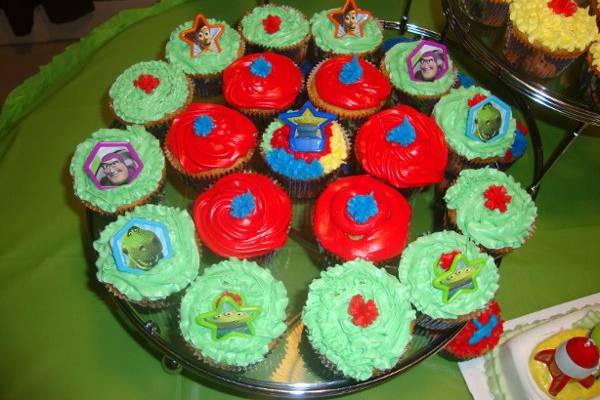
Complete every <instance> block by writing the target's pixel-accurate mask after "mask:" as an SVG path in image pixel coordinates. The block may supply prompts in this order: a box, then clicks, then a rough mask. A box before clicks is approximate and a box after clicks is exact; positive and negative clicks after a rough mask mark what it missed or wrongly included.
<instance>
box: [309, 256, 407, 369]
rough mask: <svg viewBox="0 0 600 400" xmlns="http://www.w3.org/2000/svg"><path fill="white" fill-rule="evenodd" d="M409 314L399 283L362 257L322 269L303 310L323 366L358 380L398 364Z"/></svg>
mask: <svg viewBox="0 0 600 400" xmlns="http://www.w3.org/2000/svg"><path fill="white" fill-rule="evenodd" d="M414 319H415V311H414V310H413V309H412V308H411V306H410V303H409V301H408V298H407V294H406V290H405V288H404V287H403V286H402V285H400V282H398V280H397V279H396V278H395V277H393V276H391V275H389V274H388V273H387V272H386V271H385V270H383V269H379V268H376V267H374V266H373V264H371V263H369V262H368V261H364V260H354V261H348V262H346V263H344V264H342V265H336V266H334V267H331V268H328V269H327V270H325V271H323V272H321V275H320V277H319V278H318V279H315V280H314V281H312V283H311V284H310V286H309V288H308V299H307V300H306V304H305V305H304V309H303V311H302V321H303V322H304V326H305V327H306V330H307V335H308V340H309V341H310V344H311V345H312V347H313V349H314V350H315V351H316V352H317V353H318V354H319V355H320V358H321V360H322V361H323V362H324V364H325V366H326V367H329V368H330V369H333V370H336V371H338V372H339V373H340V374H341V375H343V376H345V377H348V378H353V379H355V380H357V381H364V380H367V379H369V378H371V377H372V376H376V375H379V374H381V373H383V372H384V371H386V370H389V369H390V368H393V367H394V365H396V364H397V363H398V360H399V359H400V356H402V354H403V353H404V352H405V351H406V349H407V347H408V346H409V343H410V341H411V338H412V330H413V322H414Z"/></svg>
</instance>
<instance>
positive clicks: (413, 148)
mask: <svg viewBox="0 0 600 400" xmlns="http://www.w3.org/2000/svg"><path fill="white" fill-rule="evenodd" d="M354 152H355V153H356V158H357V159H358V162H359V163H360V165H361V166H362V167H363V168H364V170H365V171H366V172H367V173H369V174H371V175H373V176H375V177H377V178H379V179H382V180H384V181H386V182H388V183H389V184H390V185H392V186H395V187H397V188H399V189H410V188H422V187H425V186H429V185H431V184H434V183H439V182H441V181H442V180H443V179H444V171H445V169H446V162H447V160H448V149H447V147H446V141H445V140H444V133H443V132H442V130H441V129H440V128H439V126H438V125H437V124H436V122H435V120H434V119H433V118H431V117H429V116H427V115H425V114H421V113H420V112H418V111H417V110H415V109H413V108H411V107H409V106H396V107H392V108H388V109H386V110H384V111H381V112H379V113H377V114H375V115H373V116H372V117H371V118H369V119H368V120H367V122H366V123H364V124H363V125H362V126H361V128H360V130H359V131H358V135H357V136H356V140H355V143H354Z"/></svg>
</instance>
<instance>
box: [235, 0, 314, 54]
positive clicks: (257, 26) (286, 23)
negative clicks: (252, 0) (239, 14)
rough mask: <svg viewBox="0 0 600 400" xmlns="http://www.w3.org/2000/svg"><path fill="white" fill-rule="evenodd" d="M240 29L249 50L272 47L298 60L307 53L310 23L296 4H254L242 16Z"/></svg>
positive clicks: (269, 49) (271, 48) (263, 49)
mask: <svg viewBox="0 0 600 400" xmlns="http://www.w3.org/2000/svg"><path fill="white" fill-rule="evenodd" d="M239 30H240V32H241V34H242V37H243V38H244V40H245V41H246V42H247V43H248V45H249V47H250V49H249V50H251V51H252V52H254V50H255V51H259V52H260V51H272V52H275V53H279V54H281V55H284V56H286V57H289V58H291V59H292V60H294V62H296V63H297V64H300V63H302V61H304V58H305V57H306V49H307V48H308V42H309V40H310V25H309V23H308V20H307V19H306V17H305V16H304V14H302V13H301V12H300V11H298V10H296V9H295V8H292V7H289V6H277V5H272V4H265V5H263V6H259V7H254V9H253V10H252V11H251V12H249V13H247V14H246V15H244V17H243V18H242V21H241V22H240V26H239Z"/></svg>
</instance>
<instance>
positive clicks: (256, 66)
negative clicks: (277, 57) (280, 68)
mask: <svg viewBox="0 0 600 400" xmlns="http://www.w3.org/2000/svg"><path fill="white" fill-rule="evenodd" d="M250 72H252V75H255V76H260V77H261V78H266V77H267V76H269V74H270V73H271V63H270V62H268V61H267V59H266V58H264V57H263V56H260V57H258V58H257V59H256V60H254V61H252V64H250Z"/></svg>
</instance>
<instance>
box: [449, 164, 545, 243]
mask: <svg viewBox="0 0 600 400" xmlns="http://www.w3.org/2000/svg"><path fill="white" fill-rule="evenodd" d="M444 199H445V200H446V206H447V208H448V217H449V220H450V222H451V223H452V224H454V225H455V226H456V227H457V228H458V229H459V230H460V231H461V232H462V233H463V234H465V235H467V236H468V237H470V238H471V239H472V240H473V241H475V242H476V243H478V244H480V245H481V246H483V247H485V248H486V249H488V250H489V251H491V252H492V253H494V254H506V253H508V252H510V251H511V250H512V249H516V248H519V247H521V246H522V245H523V244H524V243H525V241H527V239H529V237H531V235H532V234H533V232H534V230H535V219H536V217H537V208H536V206H535V203H534V202H533V200H532V199H531V196H530V195H529V194H528V193H527V192H526V191H525V190H524V189H523V188H522V187H521V185H520V184H519V183H517V182H516V181H515V180H514V179H513V177H512V176H510V175H507V174H505V173H504V172H501V171H498V170H497V169H493V168H483V169H479V170H469V169H466V170H463V171H462V172H461V173H460V175H459V176H458V179H457V180H456V182H455V183H454V184H453V185H452V186H451V187H450V188H449V189H448V191H447V192H446V195H445V196H444Z"/></svg>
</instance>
